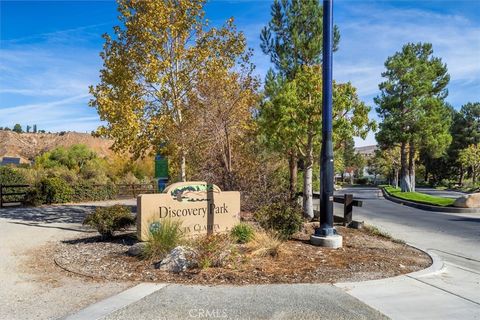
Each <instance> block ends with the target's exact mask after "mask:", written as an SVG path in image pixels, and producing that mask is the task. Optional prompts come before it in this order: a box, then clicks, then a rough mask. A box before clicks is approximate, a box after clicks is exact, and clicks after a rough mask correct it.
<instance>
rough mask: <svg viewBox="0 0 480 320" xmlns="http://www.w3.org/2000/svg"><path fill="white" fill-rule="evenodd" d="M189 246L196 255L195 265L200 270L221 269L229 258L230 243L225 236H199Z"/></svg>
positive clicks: (228, 238)
mask: <svg viewBox="0 0 480 320" xmlns="http://www.w3.org/2000/svg"><path fill="white" fill-rule="evenodd" d="M191 245H192V247H193V249H194V251H195V253H196V256H195V257H196V263H197V265H198V267H200V268H201V269H206V268H210V267H221V266H223V265H224V264H225V262H227V261H228V260H229V258H230V256H231V249H232V241H231V239H230V237H229V236H228V235H227V234H220V233H215V234H211V235H204V236H199V237H197V238H195V239H194V241H193V243H192V244H191Z"/></svg>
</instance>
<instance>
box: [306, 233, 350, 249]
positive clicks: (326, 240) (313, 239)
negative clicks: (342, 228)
mask: <svg viewBox="0 0 480 320" xmlns="http://www.w3.org/2000/svg"><path fill="white" fill-rule="evenodd" d="M310 243H311V244H313V245H314V246H319V247H325V248H332V249H337V248H341V247H342V245H343V238H342V236H341V235H339V234H335V235H331V236H317V235H314V234H312V235H311V236H310Z"/></svg>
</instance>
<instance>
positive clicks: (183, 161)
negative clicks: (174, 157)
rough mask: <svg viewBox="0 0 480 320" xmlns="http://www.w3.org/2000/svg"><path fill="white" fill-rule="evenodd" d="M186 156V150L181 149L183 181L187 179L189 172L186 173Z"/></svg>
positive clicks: (181, 176) (181, 177)
mask: <svg viewBox="0 0 480 320" xmlns="http://www.w3.org/2000/svg"><path fill="white" fill-rule="evenodd" d="M185 158H186V156H185V151H184V150H183V149H182V150H181V151H180V181H182V182H185V181H187V174H186V170H187V163H186V160H185Z"/></svg>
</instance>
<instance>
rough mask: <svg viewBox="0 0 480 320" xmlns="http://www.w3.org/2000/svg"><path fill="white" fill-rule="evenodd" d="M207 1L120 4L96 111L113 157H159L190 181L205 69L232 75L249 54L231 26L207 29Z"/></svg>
mask: <svg viewBox="0 0 480 320" xmlns="http://www.w3.org/2000/svg"><path fill="white" fill-rule="evenodd" d="M204 4H205V0H189V1H183V0H163V1H138V0H118V10H119V12H120V15H119V19H120V22H121V25H120V26H116V27H114V35H113V36H111V35H108V34H105V35H104V39H105V44H104V47H103V51H102V52H101V54H100V56H101V57H102V59H103V68H102V69H101V70H100V82H99V83H98V84H97V85H96V86H91V87H90V92H91V94H92V95H93V99H92V100H91V101H90V105H91V106H92V107H94V108H96V109H97V111H98V113H99V115H100V118H101V120H103V121H105V122H106V124H105V125H103V126H101V127H99V128H98V130H97V134H98V135H100V136H104V137H108V138H110V139H113V140H114V144H113V149H114V150H116V151H128V152H130V153H132V154H133V155H134V156H136V157H140V156H143V155H146V154H148V153H150V152H152V151H160V150H161V149H162V150H163V151H165V152H168V155H169V156H171V157H172V158H173V159H175V160H177V161H176V162H177V164H178V172H179V178H180V180H182V181H185V180H186V158H187V154H188V152H189V151H190V150H189V146H191V145H192V143H191V142H192V141H191V140H192V137H194V136H195V132H196V131H197V130H198V129H197V128H196V127H195V124H197V123H198V117H199V114H198V113H199V112H198V110H199V109H198V108H196V107H195V106H194V104H193V103H192V100H193V99H194V97H195V95H196V94H197V90H196V88H197V86H198V83H199V80H200V76H201V75H202V72H204V70H206V69H207V68H206V67H207V65H211V64H212V63H214V64H215V66H216V68H218V69H222V68H223V69H229V68H230V67H231V65H232V61H235V60H237V59H238V58H239V57H240V56H241V55H243V54H244V49H245V39H244V36H243V34H241V33H238V32H237V31H236V29H235V28H234V25H233V20H232V19H230V20H228V21H227V22H226V24H225V25H224V26H223V27H222V28H210V27H208V21H207V20H206V19H205V17H204V10H203V7H204Z"/></svg>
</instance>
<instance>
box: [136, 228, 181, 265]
mask: <svg viewBox="0 0 480 320" xmlns="http://www.w3.org/2000/svg"><path fill="white" fill-rule="evenodd" d="M181 225H182V223H181V222H180V221H172V220H170V219H165V220H164V221H163V222H162V223H161V224H160V223H158V224H152V226H151V227H150V237H149V239H148V242H147V244H146V246H145V248H144V251H143V254H142V256H143V257H144V258H147V259H162V258H163V257H164V256H165V255H166V254H167V253H169V252H170V251H171V250H172V249H173V248H175V247H176V246H179V245H181V244H183V242H184V234H183V232H182V231H181V229H180V227H181Z"/></svg>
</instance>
